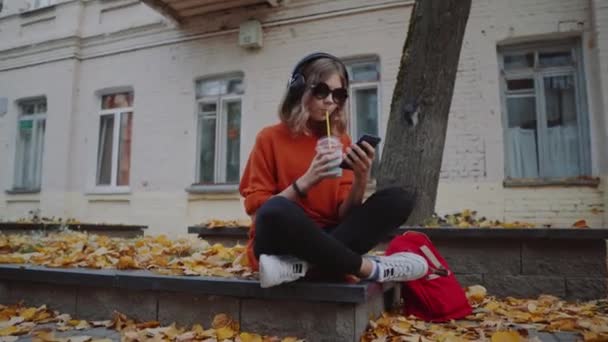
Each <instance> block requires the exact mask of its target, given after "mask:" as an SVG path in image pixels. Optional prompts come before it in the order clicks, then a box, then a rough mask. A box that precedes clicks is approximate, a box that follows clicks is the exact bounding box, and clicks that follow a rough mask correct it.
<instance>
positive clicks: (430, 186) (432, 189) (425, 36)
mask: <svg viewBox="0 0 608 342" xmlns="http://www.w3.org/2000/svg"><path fill="white" fill-rule="evenodd" d="M470 9H471V0H416V3H415V5H414V7H413V9H412V17H411V18H410V25H409V30H408V34H407V39H406V41H405V46H404V47H403V54H402V56H401V64H400V67H399V73H398V75H397V83H396V84H395V90H394V92H393V99H392V103H391V113H390V117H389V121H388V128H387V132H386V141H385V144H384V150H383V153H382V163H381V165H380V170H379V175H378V189H382V188H386V187H389V186H399V187H402V188H404V189H406V190H410V191H415V192H416V194H417V201H416V206H415V208H414V212H413V213H412V215H411V216H410V218H409V219H408V220H407V224H408V225H413V224H420V223H422V221H423V220H424V219H426V218H428V217H430V216H431V215H432V214H433V212H434V210H435V200H436V197H437V185H438V183H439V174H440V171H441V159H442V157H443V148H444V145H445V136H446V131H447V126H448V114H449V112H450V105H451V103H452V94H453V92H454V82H455V80H456V71H457V69H458V60H459V58H460V49H461V46H462V40H463V36H464V32H465V28H466V24H467V20H468V18H469V12H470Z"/></svg>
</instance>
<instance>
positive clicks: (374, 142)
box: [340, 134, 382, 170]
mask: <svg viewBox="0 0 608 342" xmlns="http://www.w3.org/2000/svg"><path fill="white" fill-rule="evenodd" d="M380 140H382V139H380V137H377V136H375V135H371V134H363V136H362V137H361V138H359V140H357V145H358V146H359V147H361V149H362V150H363V151H365V147H363V142H364V141H365V142H366V143H368V144H370V145H371V146H372V147H373V148H376V146H378V144H379V143H380ZM340 167H341V168H343V169H347V170H352V168H351V167H350V165H348V164H347V163H346V161H345V160H343V161H342V164H340Z"/></svg>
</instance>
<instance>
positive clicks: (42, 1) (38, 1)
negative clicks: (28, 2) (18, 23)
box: [32, 0, 55, 9]
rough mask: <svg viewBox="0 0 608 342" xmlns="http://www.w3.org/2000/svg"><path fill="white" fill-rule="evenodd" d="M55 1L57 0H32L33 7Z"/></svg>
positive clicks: (48, 4) (51, 3)
mask: <svg viewBox="0 0 608 342" xmlns="http://www.w3.org/2000/svg"><path fill="white" fill-rule="evenodd" d="M54 3H55V0H32V9H36V8H43V7H47V6H51V5H53V4H54Z"/></svg>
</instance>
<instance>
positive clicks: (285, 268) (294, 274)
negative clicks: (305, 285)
mask: <svg viewBox="0 0 608 342" xmlns="http://www.w3.org/2000/svg"><path fill="white" fill-rule="evenodd" d="M307 270H308V263H307V262H306V261H303V260H300V259H298V258H296V257H292V256H288V255H268V254H262V255H260V286H261V287H264V288H266V287H271V286H276V285H279V284H281V283H285V282H289V281H294V280H296V279H298V278H302V277H303V276H305V275H306V271H307Z"/></svg>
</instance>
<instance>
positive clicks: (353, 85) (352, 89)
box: [344, 55, 384, 183]
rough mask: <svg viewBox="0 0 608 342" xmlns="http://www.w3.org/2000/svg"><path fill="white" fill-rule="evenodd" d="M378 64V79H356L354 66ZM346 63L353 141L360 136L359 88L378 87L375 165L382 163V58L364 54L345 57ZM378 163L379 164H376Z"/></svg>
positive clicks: (349, 131)
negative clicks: (357, 98) (356, 97)
mask: <svg viewBox="0 0 608 342" xmlns="http://www.w3.org/2000/svg"><path fill="white" fill-rule="evenodd" d="M372 63H373V64H376V67H377V71H378V79H377V80H375V81H358V82H357V81H354V78H353V77H354V73H353V66H355V65H358V64H372ZM344 64H345V66H346V69H347V70H348V76H349V77H350V80H349V90H348V107H349V112H350V120H348V133H349V135H350V136H351V139H352V140H353V143H354V142H356V141H357V140H358V139H359V137H358V136H356V134H357V130H358V126H359V125H358V118H357V101H356V99H355V94H356V92H357V91H359V90H368V89H376V96H377V103H376V106H377V108H376V110H377V118H376V119H377V122H376V125H377V128H378V132H377V135H378V136H379V137H380V138H381V140H380V142H379V143H378V145H377V146H376V162H375V163H374V165H375V167H378V166H379V165H380V159H381V156H382V149H383V147H384V134H382V64H381V63H380V58H379V57H378V56H376V55H371V56H362V57H356V58H350V59H348V58H347V59H344ZM376 163H377V164H376ZM369 182H370V183H374V182H375V177H374V176H371V177H370V179H369Z"/></svg>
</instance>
